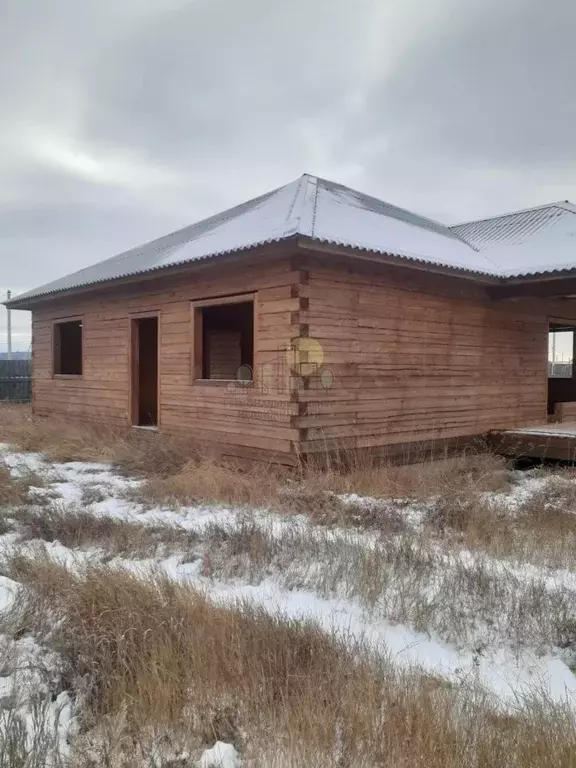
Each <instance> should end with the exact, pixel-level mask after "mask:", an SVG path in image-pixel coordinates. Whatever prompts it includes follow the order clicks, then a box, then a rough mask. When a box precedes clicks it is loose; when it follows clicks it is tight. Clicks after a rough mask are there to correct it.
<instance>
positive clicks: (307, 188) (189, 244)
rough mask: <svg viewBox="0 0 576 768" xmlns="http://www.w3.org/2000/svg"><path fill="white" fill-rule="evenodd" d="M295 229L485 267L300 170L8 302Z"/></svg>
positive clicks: (480, 259)
mask: <svg viewBox="0 0 576 768" xmlns="http://www.w3.org/2000/svg"><path fill="white" fill-rule="evenodd" d="M299 235H300V236H304V237H309V238H312V239H314V240H317V241H320V242H324V243H333V244H338V245H344V246H349V247H352V248H357V249H361V250H365V251H375V252H378V253H386V254H391V255H395V256H398V257H400V258H405V259H413V260H416V261H421V262H426V263H430V264H443V265H446V266H449V267H453V268H456V269H461V270H467V271H476V272H489V271H490V265H489V262H488V261H487V260H486V259H485V257H484V256H482V255H481V254H478V253H476V251H475V250H474V249H473V248H471V247H470V246H469V245H468V244H467V243H465V242H463V241H462V240H461V239H460V237H459V236H458V235H457V234H455V233H454V232H451V231H450V229H449V228H448V227H445V226H443V225H442V224H438V223H437V222H434V221H431V220H430V219H426V218H424V217H421V216H417V215H416V214H414V213H410V212H409V211H405V210H403V209H401V208H397V207H395V206H393V205H390V204H388V203H384V202H382V201H381V200H376V199H375V198H373V197H370V196H368V195H363V194H361V193H360V192H356V191H354V190H352V189H349V188H348V187H344V186H341V185H339V184H334V183H332V182H329V181H326V180H324V179H319V178H317V177H315V176H309V175H308V174H304V176H301V177H300V178H299V179H297V180H296V181H293V182H291V183H290V184H286V185H285V186H283V187H280V188H279V189H275V190H274V191H272V192H268V193H267V194H265V195H262V196H261V197H257V198H255V199H254V200H250V201H248V202H246V203H243V204H242V205H238V206H236V207H235V208H231V209H230V210H228V211H224V212H223V213H219V214H217V215H216V216H211V217H210V218H208V219H204V220H203V221H199V222H198V223H196V224H192V225H191V226H189V227H185V228H184V229H181V230H179V231H177V232H173V233H172V234H169V235H165V236H164V237H161V238H159V239H158V240H153V241H152V242H150V243H147V244H146V245H142V246H139V247H137V248H133V249H131V250H129V251H126V252H124V253H121V254H119V255H118V256H114V257H112V258H111V259H107V260H106V261H101V262H99V263H98V264H94V265H93V266H90V267H86V268H85V269H81V270H80V271H78V272H74V273H73V274H71V275H68V276H66V277H63V278H60V279H58V280H54V281H53V282H51V283H47V284H46V285H43V286H41V287H39V288H36V289H34V290H32V291H28V292H27V293H24V294H21V295H20V296H17V297H15V299H13V301H14V302H16V303H19V302H21V301H22V300H25V299H33V298H36V297H39V296H45V295H49V294H54V293H57V292H61V291H66V290H69V289H72V288H79V287H81V286H86V285H91V284H94V283H101V282H105V281H109V280H115V279H118V278H121V277H128V276H130V275H138V274H142V273H146V272H152V271H154V270H159V269H162V268H164V267H171V266H175V265H178V264H185V263H188V262H193V261H198V260H200V259H208V258H212V257H215V256H219V255H222V254H227V253H234V252H238V251H243V250H246V249H248V248H254V247H256V246H259V245H265V244H267V243H274V242H280V241H282V240H287V239H289V238H291V237H296V236H299Z"/></svg>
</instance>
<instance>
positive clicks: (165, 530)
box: [13, 505, 197, 557]
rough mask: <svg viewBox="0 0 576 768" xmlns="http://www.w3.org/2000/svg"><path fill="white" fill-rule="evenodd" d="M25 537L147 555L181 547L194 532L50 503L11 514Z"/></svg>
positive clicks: (194, 538) (190, 541) (191, 540)
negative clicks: (50, 504) (93, 513)
mask: <svg viewBox="0 0 576 768" xmlns="http://www.w3.org/2000/svg"><path fill="white" fill-rule="evenodd" d="M13 518H14V519H15V520H16V521H17V524H18V530H19V532H20V533H21V534H22V535H23V537H24V538H25V539H40V540H42V541H46V542H52V541H59V542H60V543H61V544H63V545H64V546H65V547H68V548H70V549H77V548H82V547H92V546H96V547H102V548H103V549H105V550H106V551H107V552H108V553H109V554H114V555H125V556H129V557H148V556H152V555H155V554H156V555H158V554H162V552H163V550H166V549H170V550H173V549H180V550H185V549H187V548H189V547H191V546H192V545H193V544H194V543H195V542H196V541H197V535H196V534H195V533H194V532H191V531H186V530H184V529H183V528H179V527H178V526H175V525H162V524H155V525H145V524H142V523H135V522H129V521H126V520H121V519H118V518H115V517H108V516H104V515H99V516H96V515H91V514H89V513H88V512H84V511H83V510H80V509H75V508H71V507H64V506H61V505H60V506H58V505H52V506H50V507H47V508H38V507H30V506H27V507H22V508H20V509H19V510H17V511H16V512H15V513H14V514H13Z"/></svg>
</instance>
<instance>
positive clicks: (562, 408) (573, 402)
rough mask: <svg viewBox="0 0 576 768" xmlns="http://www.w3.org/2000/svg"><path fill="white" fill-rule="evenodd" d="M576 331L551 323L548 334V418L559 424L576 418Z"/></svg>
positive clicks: (567, 326)
mask: <svg viewBox="0 0 576 768" xmlns="http://www.w3.org/2000/svg"><path fill="white" fill-rule="evenodd" d="M575 330H576V328H575V327H574V326H571V325H564V324H561V323H550V328H549V333H548V415H549V416H551V417H553V419H554V420H555V421H567V420H570V421H574V419H575V416H576V366H575V365H574V351H575V341H576V334H575V333H574V331H575Z"/></svg>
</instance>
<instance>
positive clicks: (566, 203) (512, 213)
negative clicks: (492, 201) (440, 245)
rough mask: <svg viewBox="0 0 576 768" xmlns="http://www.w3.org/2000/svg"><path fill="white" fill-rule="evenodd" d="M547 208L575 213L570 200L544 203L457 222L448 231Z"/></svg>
mask: <svg viewBox="0 0 576 768" xmlns="http://www.w3.org/2000/svg"><path fill="white" fill-rule="evenodd" d="M547 208H562V209H564V210H565V211H570V212H571V213H576V205H575V204H574V203H571V202H570V200H558V201H556V202H553V203H544V205H534V206H532V207H531V208H519V209H518V210H517V211H508V212H507V213H499V214H496V215H495V216H484V217H483V218H481V219H469V220H467V221H459V222H457V223H456V224H449V225H447V226H448V229H457V228H458V227H465V226H467V225H468V224H481V223H482V222H483V221H496V220H497V219H508V218H510V217H512V216H518V214H520V213H532V212H534V211H544V210H546V209H547Z"/></svg>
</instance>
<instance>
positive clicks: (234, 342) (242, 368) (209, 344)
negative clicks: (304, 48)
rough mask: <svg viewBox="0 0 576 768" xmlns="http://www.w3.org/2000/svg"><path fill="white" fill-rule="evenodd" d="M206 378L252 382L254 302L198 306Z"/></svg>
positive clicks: (200, 369) (199, 367)
mask: <svg viewBox="0 0 576 768" xmlns="http://www.w3.org/2000/svg"><path fill="white" fill-rule="evenodd" d="M196 312H198V313H200V314H201V322H200V323H198V326H197V327H198V328H201V354H200V357H201V359H200V361H198V365H197V375H198V373H199V374H200V377H201V378H202V379H220V380H222V381H239V382H251V381H252V379H253V370H254V302H253V301H245V302H241V303H238V304H222V305H216V306H207V307H198V308H196Z"/></svg>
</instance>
